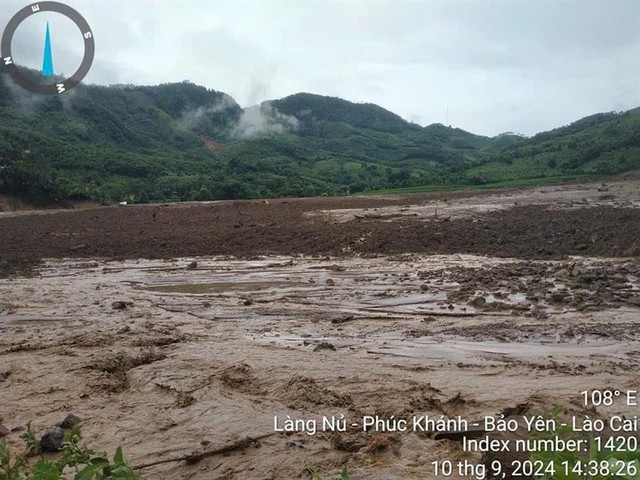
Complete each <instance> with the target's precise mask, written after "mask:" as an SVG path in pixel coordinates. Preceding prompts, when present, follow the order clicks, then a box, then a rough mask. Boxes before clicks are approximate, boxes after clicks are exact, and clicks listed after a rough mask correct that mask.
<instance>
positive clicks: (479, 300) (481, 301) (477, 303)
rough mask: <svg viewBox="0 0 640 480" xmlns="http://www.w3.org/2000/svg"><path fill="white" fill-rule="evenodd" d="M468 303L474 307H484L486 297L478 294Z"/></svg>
mask: <svg viewBox="0 0 640 480" xmlns="http://www.w3.org/2000/svg"><path fill="white" fill-rule="evenodd" d="M470 304H471V305H473V306H474V307H484V306H485V305H486V304H487V299H486V298H484V297H482V296H478V297H476V298H474V299H473V300H471V302H470Z"/></svg>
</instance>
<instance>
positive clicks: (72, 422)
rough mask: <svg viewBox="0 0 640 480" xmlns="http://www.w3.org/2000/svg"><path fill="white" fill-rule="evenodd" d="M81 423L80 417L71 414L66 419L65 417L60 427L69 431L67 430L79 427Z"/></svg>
mask: <svg viewBox="0 0 640 480" xmlns="http://www.w3.org/2000/svg"><path fill="white" fill-rule="evenodd" d="M80 422H82V419H81V418H80V417H78V416H77V415H74V414H73V413H70V414H69V415H67V416H66V417H64V420H62V421H61V422H60V423H59V424H58V426H59V427H60V428H62V429H65V430H66V429H67V428H73V427H75V426H76V425H78V424H79V423H80Z"/></svg>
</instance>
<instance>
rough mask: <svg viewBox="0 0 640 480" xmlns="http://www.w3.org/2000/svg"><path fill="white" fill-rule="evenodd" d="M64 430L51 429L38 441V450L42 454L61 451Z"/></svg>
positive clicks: (58, 428)
mask: <svg viewBox="0 0 640 480" xmlns="http://www.w3.org/2000/svg"><path fill="white" fill-rule="evenodd" d="M63 440H64V430H62V429H61V428H60V427H53V428H52V429H51V430H49V431H48V432H47V433H45V434H44V435H43V436H42V438H41V439H40V450H41V451H43V452H59V451H60V450H61V449H62V442H63Z"/></svg>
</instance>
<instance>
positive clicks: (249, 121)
mask: <svg viewBox="0 0 640 480" xmlns="http://www.w3.org/2000/svg"><path fill="white" fill-rule="evenodd" d="M299 124H300V122H299V120H298V119H297V118H296V117H294V116H291V115H285V114H284V113H281V112H279V111H278V110H276V108H275V107H274V106H273V104H272V103H271V102H263V103H262V104H260V105H256V106H254V107H249V108H245V109H244V110H243V111H242V115H240V120H239V121H238V124H237V125H236V126H235V128H234V129H233V132H232V135H233V136H235V137H237V138H244V139H248V138H255V137H257V136H263V135H278V134H283V133H288V132H292V131H295V130H297V129H298V126H299Z"/></svg>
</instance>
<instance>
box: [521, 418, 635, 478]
mask: <svg viewBox="0 0 640 480" xmlns="http://www.w3.org/2000/svg"><path fill="white" fill-rule="evenodd" d="M563 411H564V407H563V406H557V407H555V408H554V409H553V410H552V411H551V414H550V418H551V419H554V420H556V419H557V418H558V417H559V416H560V414H561V413H562V412H563ZM558 423H559V422H558ZM538 438H541V439H555V438H561V439H563V440H568V439H574V438H576V433H575V432H574V431H573V430H572V428H571V426H570V425H565V426H559V427H557V428H556V429H555V430H554V431H552V432H548V433H545V434H542V435H540V436H539V437H538ZM531 460H532V462H536V461H540V462H542V463H543V464H544V465H551V464H552V465H553V466H554V473H553V474H551V473H547V474H545V475H544V476H542V477H536V478H540V479H541V480H556V479H562V480H584V479H585V478H588V479H589V480H640V450H636V451H630V450H617V449H608V448H603V449H598V447H597V444H596V442H595V440H594V439H593V438H591V441H590V443H589V451H588V452H575V451H555V450H551V451H539V452H534V453H533V454H532V455H531ZM622 462H626V464H628V465H630V467H629V468H623V469H621V468H620V465H622ZM590 466H593V467H592V468H593V470H595V471H592V472H588V469H589V467H590ZM618 470H620V473H621V474H620V475H616V471H618ZM593 473H595V475H594V474H593Z"/></svg>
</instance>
